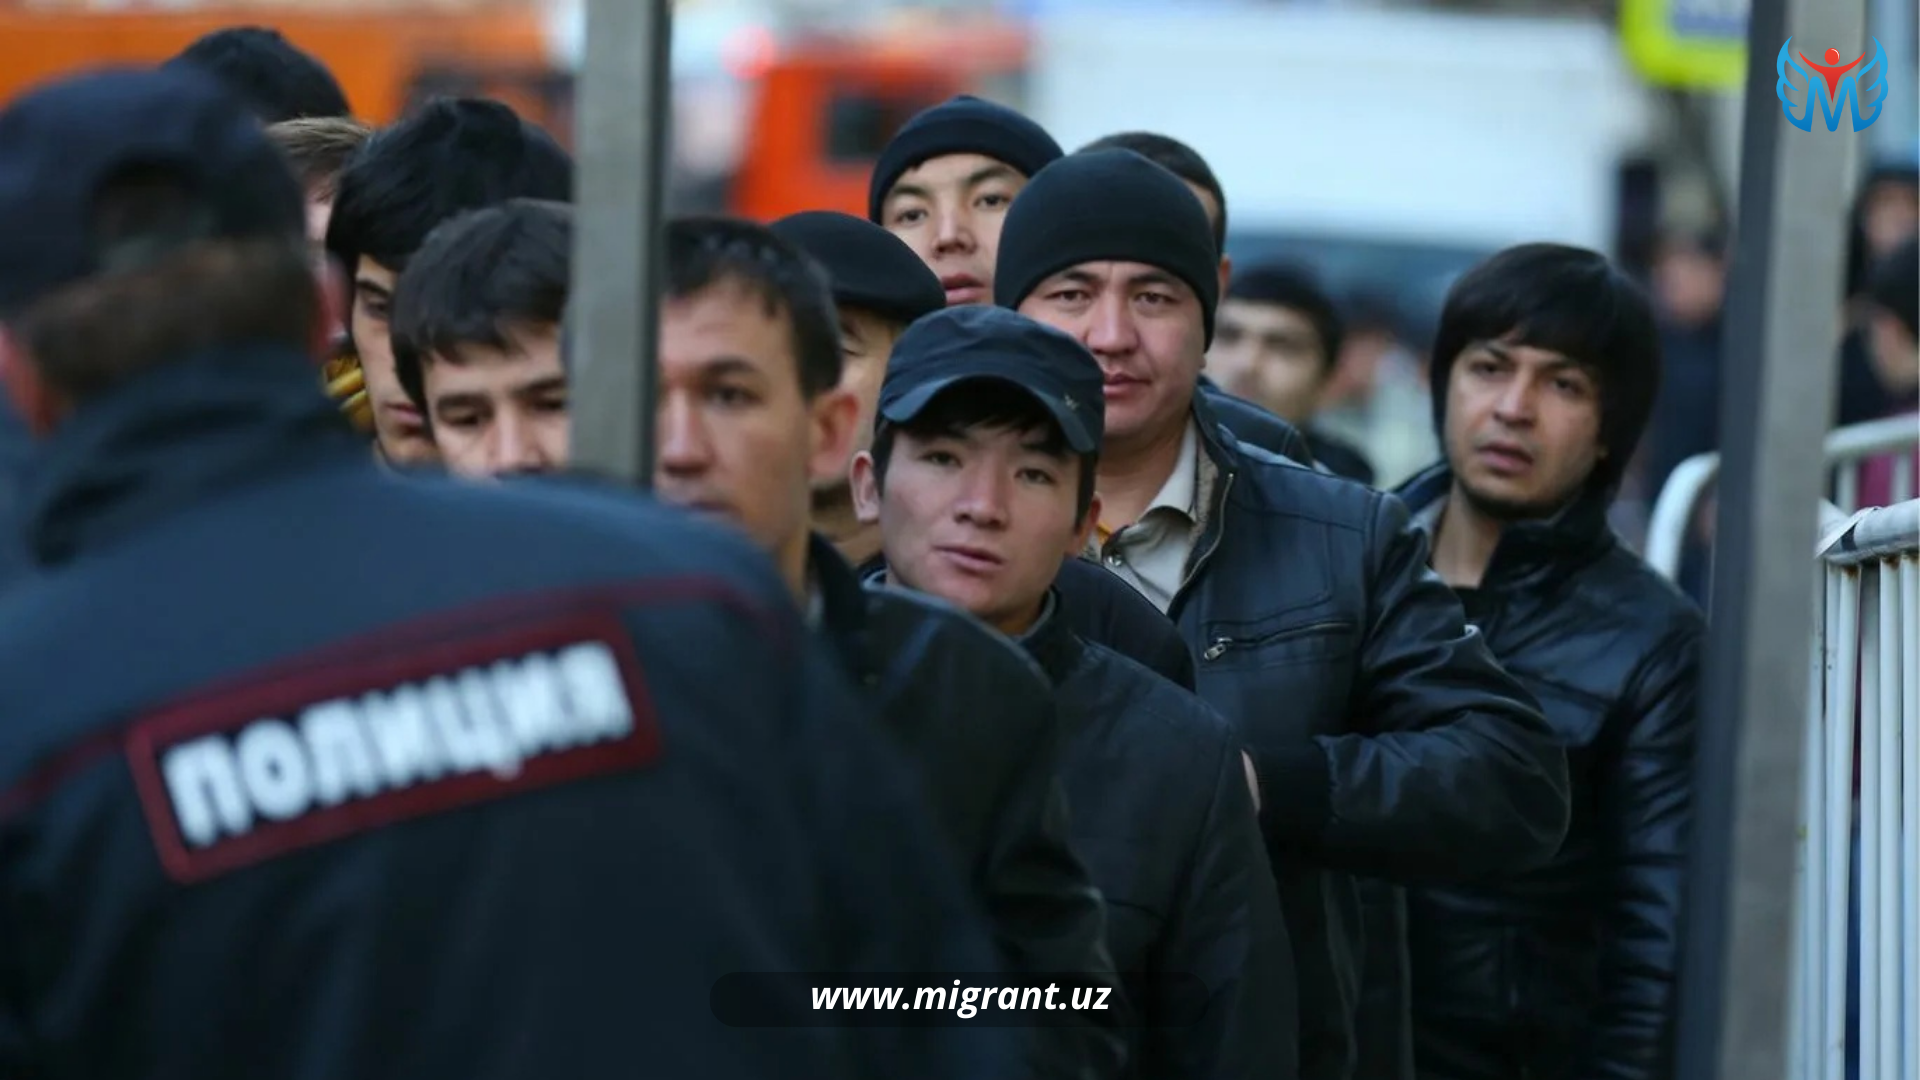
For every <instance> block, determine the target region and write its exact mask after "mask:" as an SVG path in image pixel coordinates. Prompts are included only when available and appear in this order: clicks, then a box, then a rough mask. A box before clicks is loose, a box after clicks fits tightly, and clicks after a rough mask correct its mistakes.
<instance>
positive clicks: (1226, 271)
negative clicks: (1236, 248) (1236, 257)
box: [1220, 255, 1233, 299]
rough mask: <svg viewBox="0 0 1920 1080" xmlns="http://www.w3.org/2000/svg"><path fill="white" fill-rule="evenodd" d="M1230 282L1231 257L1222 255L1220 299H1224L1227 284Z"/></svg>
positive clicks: (1231, 273)
mask: <svg viewBox="0 0 1920 1080" xmlns="http://www.w3.org/2000/svg"><path fill="white" fill-rule="evenodd" d="M1231 280H1233V256H1231V255H1222V256H1220V296H1221V298H1222V299H1225V298H1226V295H1227V282H1229V281H1231Z"/></svg>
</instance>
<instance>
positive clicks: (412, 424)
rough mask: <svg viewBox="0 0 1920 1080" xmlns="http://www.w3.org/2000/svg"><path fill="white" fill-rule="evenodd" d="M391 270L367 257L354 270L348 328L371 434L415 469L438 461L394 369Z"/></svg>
mask: <svg viewBox="0 0 1920 1080" xmlns="http://www.w3.org/2000/svg"><path fill="white" fill-rule="evenodd" d="M397 276H398V275H396V274H395V273H394V272H393V271H392V270H389V269H387V268H386V267H384V266H381V265H380V264H379V263H377V262H374V261H373V260H372V259H369V258H367V257H366V256H364V255H363V256H361V257H360V265H359V266H357V267H355V268H354V274H353V300H352V305H353V306H352V315H351V324H352V331H353V345H354V350H355V351H356V352H357V353H359V355H360V370H361V372H362V373H363V375H364V376H365V378H366V381H367V399H368V401H369V402H370V403H371V404H372V406H373V430H374V434H375V437H376V438H378V439H379V441H380V450H381V452H382V453H383V454H385V455H386V458H387V460H389V461H391V462H393V463H395V464H396V465H413V464H421V463H426V462H431V461H434V460H437V459H438V458H439V456H440V455H439V452H438V451H437V450H436V449H435V448H434V445H433V440H432V439H431V438H429V437H428V436H427V426H426V423H425V422H424V421H423V420H422V419H421V417H420V410H418V409H416V408H414V407H413V402H411V401H409V400H408V399H407V392H406V391H405V390H404V389H402V388H401V386H400V376H399V373H398V372H396V371H395V370H394V366H393V341H392V339H391V338H390V337H389V336H388V330H387V320H388V318H389V312H390V311H391V309H392V306H393V283H394V279H395V278H396V277H397Z"/></svg>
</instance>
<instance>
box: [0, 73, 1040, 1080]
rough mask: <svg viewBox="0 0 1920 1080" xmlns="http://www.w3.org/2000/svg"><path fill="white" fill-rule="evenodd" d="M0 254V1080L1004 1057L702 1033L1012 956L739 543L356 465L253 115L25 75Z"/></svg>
mask: <svg viewBox="0 0 1920 1080" xmlns="http://www.w3.org/2000/svg"><path fill="white" fill-rule="evenodd" d="M0 236H4V237H6V242H5V243H3V244H0V382H3V383H4V386H5V388H6V390H7V391H8V392H9V394H10V396H11V397H12V398H13V400H14V403H15V404H16V405H18V406H19V407H20V411H21V412H22V414H23V415H24V417H25V419H26V421H27V422H28V424H29V426H30V429H31V430H32V432H33V433H34V436H35V437H36V439H37V440H38V442H39V445H38V447H37V448H36V457H35V459H34V461H33V466H32V470H31V475H30V487H29V491H28V493H27V509H26V514H25V519H26V521H25V532H26V537H27V542H28V545H29V548H30V551H31V554H32V557H33V559H34V561H35V564H36V565H35V569H34V573H33V574H32V575H31V576H30V577H29V578H28V579H27V580H25V581H24V582H21V583H18V584H17V585H16V586H15V587H14V588H13V589H11V590H10V591H8V592H7V593H6V594H5V595H4V597H0V958H4V960H3V961H0V1076H8V1077H24V1076H32V1077H38V1078H45V1080H79V1078H86V1080H122V1078H125V1080H133V1078H139V1080H241V1078H245V1080H278V1078H289V1077H296V1076H319V1075H325V1076H342V1077H345V1076H351V1077H356V1078H366V1080H381V1078H400V1077H423V1076H447V1077H451V1076H459V1077H524V1076H614V1075H631V1074H633V1073H634V1072H635V1070H636V1069H639V1070H641V1071H652V1072H657V1073H659V1074H661V1075H673V1076H702V1077H707V1076H718V1077H729V1078H739V1080H745V1078H748V1077H765V1076H807V1077H817V1078H820V1080H829V1078H838V1077H842V1076H848V1075H856V1076H865V1077H874V1078H881V1077H887V1078H891V1077H900V1076H920V1075H929V1074H940V1075H954V1076H967V1077H982V1078H986V1077H996V1078H997V1077H1002V1076H1007V1075H1011V1073H1010V1072H1009V1070H1010V1069H1012V1068H1014V1066H1013V1065H1012V1063H1011V1062H1010V1061H1008V1060H1007V1058H1006V1056H1005V1055H1004V1054H1002V1053H1000V1052H999V1051H1000V1049H1001V1045H1000V1040H999V1039H997V1038H996V1037H995V1035H994V1033H993V1029H990V1028H979V1027H972V1028H967V1027H953V1026H948V1027H939V1028H921V1029H918V1030H917V1031H899V1030H894V1031H882V1030H877V1029H852V1028H847V1027H836V1026H819V1025H812V1026H808V1027H806V1028H804V1029H793V1028H787V1029H784V1030H781V1029H776V1028H771V1027H755V1026H751V1025H752V1024H754V1023H755V1022H756V1021H755V1017H756V1016H757V1017H759V1018H760V1020H759V1021H758V1022H760V1023H766V1022H769V1021H779V1020H783V1019H791V1017H792V1016H794V1015H799V1014H802V1013H804V1014H805V1015H807V1016H813V1015H815V1014H814V1013H812V1012H811V1011H810V1009H811V1002H808V1001H806V1000H802V998H803V997H804V991H802V992H800V993H797V994H793V995H792V996H791V999H789V997H787V996H780V995H779V994H778V992H776V996H775V997H774V998H773V999H771V1000H769V999H768V998H767V995H766V994H755V993H746V994H743V995H737V996H740V997H742V998H743V999H744V998H754V999H756V1000H757V1001H758V1006H757V1011H756V1008H751V1007H748V1005H749V1004H750V1003H748V1002H745V1001H744V1000H743V1002H742V1011H741V1013H740V1014H739V1015H736V1016H735V1017H733V1020H734V1022H733V1023H728V1022H725V1021H724V1020H723V1018H722V1017H720V1016H718V1015H716V1013H715V1006H714V1003H713V1002H714V994H715V987H716V985H717V984H718V983H719V982H720V981H721V980H722V979H723V977H725V976H728V975H734V974H736V973H756V972H781V971H789V972H792V971H802V972H849V971H857V972H898V971H953V970H989V971H990V970H992V968H993V960H992V955H991V953H990V951H989V949H988V946H987V943H986V940H985V938H984V936H983V933H982V930H981V927H980V926H979V924H978V923H977V922H976V921H975V917H974V916H973V915H972V913H971V911H970V910H969V908H968V905H967V903H966V901H965V899H964V898H963V894H962V893H961V891H960V887H959V884H958V882H957V880H956V879H955V876H954V875H953V873H952V871H951V869H950V867H949V866H948V862H947V860H946V859H945V858H943V857H942V856H941V855H940V854H938V849H939V845H940V844H941V842H942V841H941V838H940V835H939V833H938V832H937V831H936V829H935V826H934V825H933V823H932V822H931V820H930V819H929V818H928V816H927V813H926V810H925V806H924V803H923V802H922V800H923V799H924V795H923V793H922V792H921V791H919V790H917V789H916V788H915V787H914V786H913V785H912V784H911V783H910V782H909V781H908V779H907V778H908V777H909V776H910V773H909V772H908V770H907V767H906V766H905V765H904V764H903V763H902V762H901V761H900V760H899V758H898V757H897V756H896V755H895V752H894V751H893V750H892V749H891V748H889V747H887V746H886V745H885V744H884V742H883V741H882V740H878V739H876V738H875V737H874V735H873V733H872V730H871V721H870V720H869V719H868V718H867V717H866V716H865V714H864V713H863V712H862V707H861V704H860V702H859V701H858V700H857V699H856V697H855V695H854V691H853V688H852V687H851V686H849V685H848V684H847V682H846V680H845V679H844V678H842V677H840V676H839V675H838V674H837V673H836V672H835V670H834V667H833V665H832V664H831V663H830V662H820V659H821V658H820V657H819V656H818V655H817V653H816V650H815V649H814V647H813V646H812V645H811V644H810V637H809V636H808V635H807V634H806V633H805V631H804V629H803V627H802V624H801V620H800V618H799V616H798V613H797V612H796V611H795V610H794V608H793V605H792V602H791V600H790V599H789V598H788V597H787V596H786V594H785V590H784V589H783V588H782V586H781V584H780V582H779V580H778V578H777V576H776V575H775V574H774V573H773V571H772V569H771V568H770V567H769V566H768V565H767V562H766V559H765V558H764V556H762V555H761V554H759V553H758V552H756V551H754V550H752V548H751V547H750V546H749V545H747V544H745V543H742V542H741V541H739V540H737V539H735V538H733V537H731V536H730V535H728V534H727V532H725V531H724V530H720V529H715V528H710V527H706V526H702V525H699V524H697V523H694V522H692V521H689V520H686V519H685V517H684V516H683V515H681V514H678V513H676V512H668V511H663V510H661V509H659V508H658V507H655V506H652V505H649V504H647V503H646V502H644V501H642V500H639V499H637V498H633V497H631V496H628V495H623V494H622V495H615V494H610V493H606V492H600V491H591V490H586V489H584V488H576V489H562V488H558V487H553V488H544V489H543V488H535V487H533V486H531V485H514V486H512V487H491V488H490V487H482V486H479V485H467V484H462V483H459V482H457V481H453V480H450V479H444V478H430V477H423V478H419V479H405V480H403V479H401V478H399V477H395V476H393V475H391V474H389V473H387V472H386V471H384V470H383V469H382V468H381V467H380V466H379V465H378V464H377V463H376V462H374V461H373V460H371V459H370V458H369V456H368V455H367V453H366V450H365V445H364V443H362V442H361V441H360V440H359V439H358V438H357V437H356V436H355V435H354V433H353V432H352V431H351V430H350V428H349V427H348V425H347V422H346V421H345V419H344V418H342V417H341V416H340V415H339V413H338V412H337V410H335V408H334V407H333V405H332V404H331V402H330V401H329V400H328V399H327V397H326V396H325V394H324V393H323V392H322V390H321V388H320V387H319V386H318V385H316V381H315V380H314V378H313V362H314V357H315V355H316V354H317V352H318V350H319V349H320V347H321V346H322V345H323V344H324V339H325V337H326V328H327V319H326V317H325V314H326V313H325V304H324V303H323V300H322V289H321V286H320V285H319V283H318V281H317V280H316V275H315V273H314V268H313V266H312V261H311V252H310V249H309V247H308V244H307V240H306V235H305V210H304V206H303V200H302V196H301V191H300V186H299V184H298V183H297V182H296V181H295V179H294V177H293V175H292V173H291V172H290V171H289V169H288V167H287V165H286V163H285V162H284V160H283V158H282V157H281V155H280V154H279V152H278V151H277V150H276V149H275V147H274V145H273V144H272V143H271V142H270V141H269V139H268V136H267V135H266V133H265V132H264V131H263V130H262V128H261V127H260V125H259V124H258V122H257V121H255V120H254V119H253V118H252V117H251V116H250V115H248V114H247V113H246V112H245V106H244V105H243V104H242V103H241V102H240V101H239V100H238V99H236V98H234V97H233V96H231V95H230V94H229V93H228V92H226V91H225V90H224V89H222V88H221V87H220V86H219V84H217V83H216V82H214V81H213V80H212V79H211V78H210V77H208V76H206V75H204V74H200V73H196V72H192V71H121V72H108V73H100V74H90V75H85V76H80V77H77V78H73V79H70V80H66V81H62V82H58V83H54V84H50V85H47V86H44V87H41V88H38V89H36V90H33V91H29V92H28V93H26V94H25V95H23V96H21V97H19V98H17V99H16V100H15V101H14V102H13V103H12V104H11V105H10V106H8V107H7V108H6V110H5V111H4V112H0ZM355 550H378V551H379V552H380V557H379V558H378V559H372V560H359V561H352V562H340V561H338V560H336V559H333V558H331V556H332V555H334V554H335V553H337V552H339V551H355ZM741 670H746V671H751V672H752V673H753V675H752V677H751V678H744V679H743V678H739V677H738V672H739V671H741ZM749 989H750V990H751V989H752V988H749Z"/></svg>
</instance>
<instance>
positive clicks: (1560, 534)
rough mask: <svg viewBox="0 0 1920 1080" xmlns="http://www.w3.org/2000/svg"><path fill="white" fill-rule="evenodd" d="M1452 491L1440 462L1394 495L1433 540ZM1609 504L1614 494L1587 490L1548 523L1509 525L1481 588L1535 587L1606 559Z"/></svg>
mask: <svg viewBox="0 0 1920 1080" xmlns="http://www.w3.org/2000/svg"><path fill="white" fill-rule="evenodd" d="M1452 490H1453V470H1452V469H1450V468H1448V467H1447V464H1446V462H1444V461H1442V462H1440V463H1438V464H1436V465H1433V466H1431V467H1430V468H1428V469H1427V470H1426V471H1425V472H1422V473H1420V474H1418V475H1417V476H1415V477H1414V478H1413V479H1411V480H1409V481H1407V482H1406V483H1405V484H1403V485H1401V486H1400V489H1399V490H1398V491H1396V492H1395V494H1397V495H1399V496H1400V498H1401V501H1403V502H1405V503H1406V504H1407V509H1408V510H1409V511H1410V512H1411V513H1412V514H1413V521H1414V525H1415V527H1417V528H1419V529H1421V530H1423V531H1425V532H1426V533H1428V534H1429V535H1431V534H1432V533H1433V532H1434V530H1435V529H1436V528H1438V526H1439V522H1440V511H1441V509H1442V508H1443V507H1444V506H1445V503H1446V499H1447V496H1448V495H1449V493H1451V492H1452ZM1612 502H1613V491H1612V489H1610V488H1595V487H1591V486H1589V487H1587V488H1586V489H1584V490H1582V492H1581V493H1580V494H1579V495H1578V496H1577V497H1575V498H1574V500H1573V501H1572V502H1570V503H1568V504H1567V505H1566V506H1564V507H1562V508H1561V509H1560V511H1559V512H1558V513H1556V514H1554V515H1553V516H1552V517H1548V518H1541V519H1538V520H1535V521H1521V522H1515V523H1514V524H1511V525H1508V526H1507V527H1505V528H1504V529H1502V530H1501V531H1500V542H1499V544H1497V545H1495V547H1494V549H1493V558H1492V559H1491V560H1489V561H1488V563H1487V572H1486V574H1485V576H1484V577H1482V579H1481V584H1480V587H1481V588H1482V589H1498V588H1503V587H1514V586H1525V585H1533V584H1537V583H1539V582H1540V581H1543V580H1545V579H1547V578H1548V577H1550V576H1555V575H1564V574H1565V572H1566V571H1567V570H1568V569H1570V568H1573V567H1577V566H1582V565H1585V564H1586V563H1589V562H1592V561H1593V560H1594V559H1596V558H1599V557H1600V556H1601V555H1604V554H1605V553H1606V552H1607V551H1609V550H1611V549H1612V548H1613V547H1614V545H1615V544H1617V543H1618V542H1619V541H1618V540H1617V539H1616V538H1615V537H1614V535H1613V529H1612V527H1611V526H1610V525H1609V524H1608V523H1607V508H1608V506H1609V505H1610V504H1611V503H1612Z"/></svg>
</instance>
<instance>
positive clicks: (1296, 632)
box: [1200, 619, 1349, 660]
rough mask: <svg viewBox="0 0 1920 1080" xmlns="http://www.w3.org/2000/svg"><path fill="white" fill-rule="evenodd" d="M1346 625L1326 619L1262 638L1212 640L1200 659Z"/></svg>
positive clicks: (1345, 623) (1207, 658)
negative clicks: (1234, 649)
mask: <svg viewBox="0 0 1920 1080" xmlns="http://www.w3.org/2000/svg"><path fill="white" fill-rule="evenodd" d="M1347 625H1349V624H1348V623H1347V622H1346V621H1345V620H1341V619H1328V620H1326V621H1324V622H1317V623H1310V624H1308V625H1306V626H1295V627H1291V628H1289V629H1286V630H1281V631H1279V632H1277V633H1273V634H1268V635H1267V636H1266V637H1263V638H1228V637H1223V638H1214V639H1213V644H1211V645H1209V646H1207V651H1206V652H1203V653H1201V654H1200V658H1201V659H1203V660H1218V659H1220V658H1221V657H1222V656H1225V655H1226V654H1227V650H1229V649H1233V648H1236V647H1238V646H1241V645H1267V644H1271V643H1273V642H1275V641H1287V640H1289V639H1291V638H1297V637H1306V636H1308V635H1309V634H1316V633H1319V632H1320V631H1322V630H1334V629H1338V628H1340V627H1343V626H1347Z"/></svg>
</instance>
